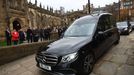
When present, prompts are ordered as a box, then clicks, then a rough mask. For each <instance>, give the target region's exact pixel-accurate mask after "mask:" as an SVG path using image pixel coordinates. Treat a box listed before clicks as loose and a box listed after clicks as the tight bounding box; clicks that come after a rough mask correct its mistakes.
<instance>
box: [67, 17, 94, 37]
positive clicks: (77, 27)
mask: <svg viewBox="0 0 134 75" xmlns="http://www.w3.org/2000/svg"><path fill="white" fill-rule="evenodd" d="M96 22H97V19H96V18H94V17H92V16H87V17H83V18H81V19H78V20H76V21H75V22H74V23H73V24H72V25H71V26H70V27H69V28H68V29H67V31H66V32H65V34H64V37H85V36H89V35H91V34H92V33H93V31H94V28H95V24H96Z"/></svg>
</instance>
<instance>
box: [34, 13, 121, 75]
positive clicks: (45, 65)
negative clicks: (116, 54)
mask: <svg viewBox="0 0 134 75" xmlns="http://www.w3.org/2000/svg"><path fill="white" fill-rule="evenodd" d="M119 40H120V35H119V32H118V29H117V27H116V22H114V20H113V18H112V15H111V14H109V13H102V14H93V15H88V16H84V17H81V18H79V19H77V20H76V21H74V22H73V23H72V25H71V26H70V27H69V28H68V29H67V30H66V31H65V33H64V35H63V38H61V39H59V40H57V41H55V42H53V43H51V44H49V45H48V46H47V47H45V48H43V49H42V50H39V51H38V53H37V55H36V61H37V66H38V67H39V68H41V69H42V70H43V71H46V72H47V73H51V74H61V75H62V74H63V75H66V74H67V75H68V74H73V73H74V74H81V75H89V73H90V72H92V69H93V66H94V63H95V61H96V60H97V59H98V58H99V57H100V56H101V55H102V54H103V53H104V52H105V51H107V50H108V49H109V48H110V47H111V46H112V45H113V44H118V43H119Z"/></svg>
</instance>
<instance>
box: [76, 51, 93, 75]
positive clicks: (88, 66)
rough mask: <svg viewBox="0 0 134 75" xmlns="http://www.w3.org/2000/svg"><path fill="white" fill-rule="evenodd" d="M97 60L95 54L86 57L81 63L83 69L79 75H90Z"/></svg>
mask: <svg viewBox="0 0 134 75" xmlns="http://www.w3.org/2000/svg"><path fill="white" fill-rule="evenodd" d="M94 64H95V58H94V55H93V53H90V54H88V55H86V56H85V57H84V59H83V61H82V63H81V65H82V67H81V70H80V71H79V72H80V73H79V74H78V75H89V74H90V73H91V72H92V70H93V67H94Z"/></svg>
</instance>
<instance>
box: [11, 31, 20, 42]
mask: <svg viewBox="0 0 134 75" xmlns="http://www.w3.org/2000/svg"><path fill="white" fill-rule="evenodd" d="M17 40H19V33H18V32H17V31H15V32H12V41H17Z"/></svg>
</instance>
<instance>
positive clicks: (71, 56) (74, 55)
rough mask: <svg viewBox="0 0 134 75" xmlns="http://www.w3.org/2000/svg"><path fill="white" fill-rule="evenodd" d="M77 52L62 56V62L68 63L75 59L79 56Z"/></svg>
mask: <svg viewBox="0 0 134 75" xmlns="http://www.w3.org/2000/svg"><path fill="white" fill-rule="evenodd" d="M77 55H78V54H77V52H76V53H72V54H68V55H66V56H63V57H62V60H61V63H66V62H70V61H71V60H74V59H76V58H77Z"/></svg>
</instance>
